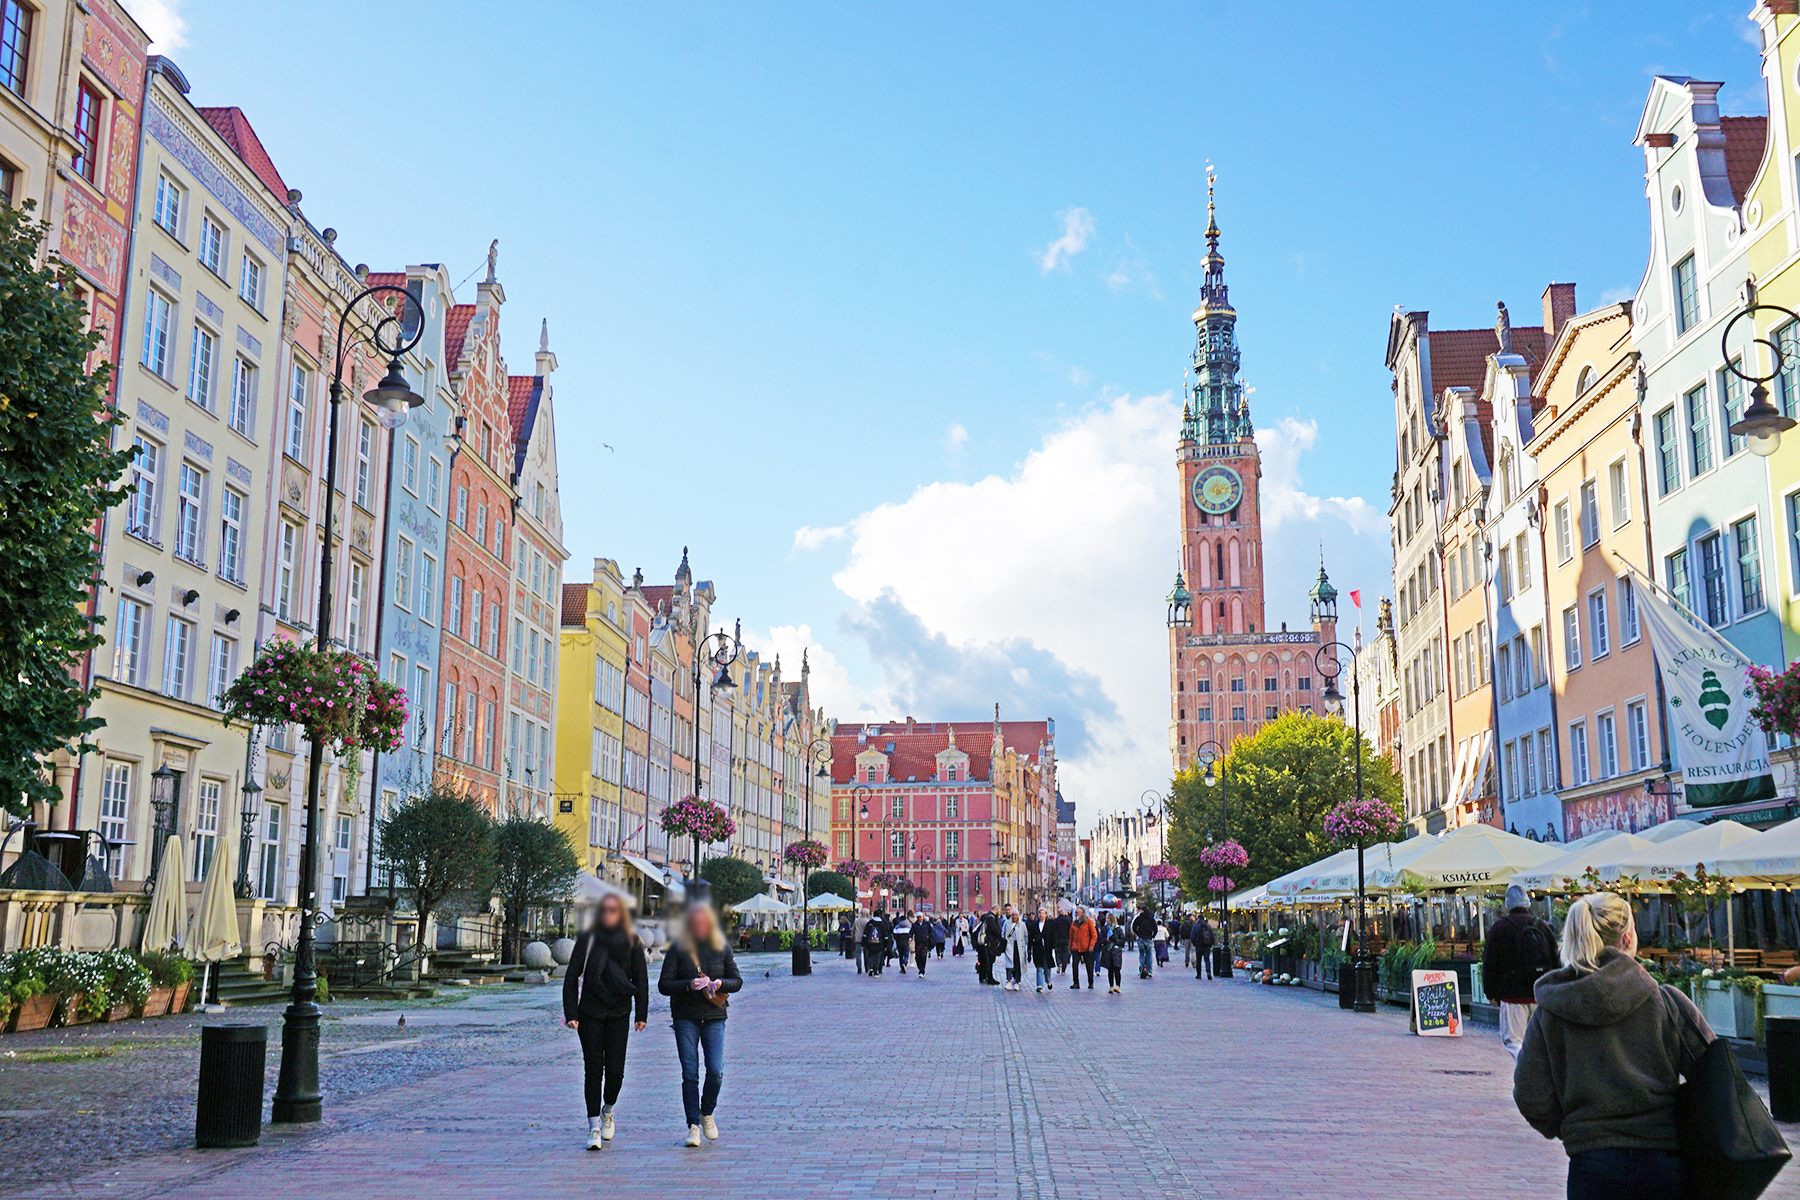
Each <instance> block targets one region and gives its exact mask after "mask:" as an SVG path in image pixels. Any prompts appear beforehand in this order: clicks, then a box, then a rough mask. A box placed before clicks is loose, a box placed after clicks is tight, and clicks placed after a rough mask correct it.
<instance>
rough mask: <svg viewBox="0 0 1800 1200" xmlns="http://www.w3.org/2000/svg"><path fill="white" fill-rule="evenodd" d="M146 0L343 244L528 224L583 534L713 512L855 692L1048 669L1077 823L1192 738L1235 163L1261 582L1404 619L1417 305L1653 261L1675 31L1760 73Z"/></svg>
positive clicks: (1021, 28) (1530, 21) (1515, 36)
mask: <svg viewBox="0 0 1800 1200" xmlns="http://www.w3.org/2000/svg"><path fill="white" fill-rule="evenodd" d="M125 2H126V3H127V4H128V5H129V6H131V7H132V8H133V9H134V11H138V12H140V14H141V15H142V16H144V17H145V18H146V21H147V23H152V22H154V23H155V24H156V26H157V27H158V28H159V29H161V30H163V31H165V40H164V42H163V44H162V46H161V47H159V48H162V49H166V50H167V52H168V53H169V54H170V56H171V57H173V58H174V59H175V60H176V61H177V62H178V63H179V64H180V65H181V66H182V68H183V70H184V71H185V72H186V73H187V75H188V77H189V79H190V80H191V81H192V83H193V86H194V91H193V96H194V99H195V101H196V102H197V103H201V104H236V105H240V106H242V107H243V108H244V109H245V111H246V112H247V113H248V114H249V115H250V118H251V120H252V122H253V123H254V124H255V126H256V127H257V129H258V131H259V133H260V134H261V136H262V138H263V140H264V142H265V144H266V145H267V146H268V148H269V150H270V152H271V154H272V155H273V156H274V158H275V160H276V162H277V163H278V165H279V166H280V168H281V171H282V173H283V175H284V176H285V177H286V178H287V180H288V181H289V183H290V184H291V185H292V186H295V187H298V188H300V189H301V190H302V191H303V192H304V194H305V200H304V202H303V207H304V209H305V211H306V212H307V214H308V216H310V217H311V218H312V219H313V221H314V222H315V223H317V224H319V225H322V226H323V225H331V226H334V227H336V228H337V229H338V230H339V231H340V241H339V243H338V244H339V247H340V249H342V250H343V251H344V253H345V254H346V255H347V256H348V257H350V258H351V259H352V260H353V261H356V260H366V261H367V262H369V263H370V264H371V265H373V266H376V267H378V268H389V269H391V268H394V267H396V266H399V265H401V264H403V263H406V262H418V261H442V262H444V263H446V264H447V265H448V266H449V268H450V272H451V277H452V278H453V279H460V278H462V277H463V276H465V275H468V274H471V273H473V272H474V271H475V270H476V268H477V267H478V266H479V265H480V263H481V260H482V256H483V254H484V253H485V250H486V246H487V243H488V240H489V239H490V238H494V237H498V238H499V239H500V247H501V251H500V274H501V279H502V280H503V282H504V283H505V285H506V290H507V297H508V303H507V309H506V317H505V319H504V321H503V334H504V335H505V337H506V341H507V346H508V350H509V357H510V359H511V361H512V364H513V367H514V370H517V371H523V370H527V369H529V364H530V361H531V351H532V349H533V348H534V338H535V333H536V330H537V324H538V319H539V318H540V317H543V316H547V317H549V319H550V328H551V335H552V342H553V345H554V347H555V349H556V351H557V354H558V357H559V359H560V361H561V369H560V371H559V372H558V376H557V404H558V410H557V420H558V430H559V437H560V444H561V450H562V489H563V500H564V512H565V520H566V522H567V541H568V545H569V549H570V551H571V553H572V557H571V560H570V563H569V571H568V576H569V577H572V578H578V577H580V576H581V575H582V574H584V573H585V571H586V569H587V564H588V563H589V561H590V560H591V559H592V558H593V557H594V556H595V555H606V556H610V557H615V558H617V559H619V561H620V562H621V564H622V565H623V566H624V567H625V568H626V570H628V571H629V570H630V569H631V568H632V567H634V566H638V565H642V566H643V567H644V569H645V571H646V573H647V574H648V575H649V576H650V577H651V578H652V579H658V578H666V577H667V576H669V575H670V574H671V573H672V572H673V570H674V566H675V563H676V561H677V559H678V557H679V555H680V552H681V547H682V546H683V545H684V544H687V545H690V546H691V547H692V556H693V563H694V567H695V570H696V572H697V573H698V574H699V575H700V576H701V577H703V578H711V579H713V580H715V581H716V584H717V586H718V589H719V594H720V606H721V607H720V611H721V613H722V614H723V615H724V616H725V617H726V618H727V619H730V618H731V617H733V616H737V615H741V616H742V617H743V620H744V623H745V626H746V628H747V629H748V630H750V631H752V632H753V634H754V636H755V637H756V638H757V639H758V640H759V641H760V642H761V643H762V644H764V645H768V646H771V647H773V648H777V649H779V650H781V651H782V652H783V654H784V662H786V663H788V664H789V665H790V666H797V663H794V662H793V660H794V659H795V658H797V657H798V647H799V646H801V645H803V644H804V645H811V646H813V647H814V648H815V649H814V662H815V665H816V666H817V667H818V668H819V681H818V682H819V686H820V690H821V691H822V692H823V693H824V699H825V700H826V701H827V703H828V704H829V705H830V707H831V710H832V712H833V713H834V714H841V715H844V716H854V715H870V716H883V715H884V716H898V715H904V714H906V713H909V712H910V713H911V714H912V715H916V716H919V717H921V718H923V717H927V716H930V717H963V718H967V717H975V716H979V715H981V714H983V713H985V712H987V711H988V710H989V709H990V707H991V705H992V704H993V703H994V701H995V700H996V699H998V700H1000V701H1001V702H1002V703H1003V705H1004V707H1005V711H1006V712H1007V713H1008V714H1010V715H1013V716H1018V717H1026V716H1046V715H1047V716H1054V717H1055V718H1056V719H1057V723H1058V734H1059V746H1060V749H1061V751H1062V754H1063V756H1064V758H1065V761H1066V762H1067V764H1068V769H1067V770H1066V772H1065V780H1064V781H1065V792H1066V794H1068V795H1069V798H1071V799H1074V800H1075V801H1076V802H1077V804H1078V806H1079V809H1080V811H1081V813H1082V823H1083V825H1086V824H1087V823H1088V822H1089V821H1090V820H1091V819H1092V818H1093V817H1094V816H1095V815H1096V814H1097V813H1100V812H1105V811H1109V810H1111V809H1114V808H1118V807H1120V806H1122V805H1123V804H1125V803H1126V802H1128V801H1129V799H1130V798H1133V797H1135V796H1136V795H1137V794H1138V792H1139V791H1141V790H1142V789H1143V788H1144V787H1146V786H1151V785H1154V784H1157V783H1159V782H1160V781H1161V779H1162V778H1163V776H1164V774H1165V773H1166V766H1165V764H1166V758H1167V754H1166V732H1165V727H1166V719H1167V708H1166V686H1167V685H1166V648H1165V647H1166V642H1165V635H1164V634H1163V631H1162V615H1163V613H1162V609H1163V602H1162V595H1163V593H1164V592H1166V590H1167V588H1168V582H1169V576H1170V575H1171V574H1172V572H1173V567H1174V562H1175V554H1176V536H1175V528H1176V527H1175V504H1176V497H1175V486H1174V468H1173V458H1172V454H1173V429H1172V423H1173V419H1174V408H1175V407H1176V406H1177V405H1178V401H1177V400H1172V399H1170V396H1169V393H1171V392H1173V391H1174V389H1176V388H1177V387H1178V386H1179V384H1180V381H1181V372H1182V368H1183V364H1184V362H1185V360H1186V357H1187V355H1188V353H1189V351H1190V350H1191V347H1192V342H1193V331H1192V326H1191V324H1190V323H1189V321H1188V314H1189V312H1190V311H1191V309H1192V307H1193V303H1194V298H1195V289H1196V284H1197V281H1198V262H1199V256H1200V253H1201V250H1202V241H1201V236H1200V233H1201V230H1202V228H1203V226H1204V223H1205V213H1204V209H1205V182H1204V176H1205V164H1206V162H1207V161H1208V160H1209V159H1210V160H1211V161H1212V162H1213V163H1215V164H1216V166H1217V168H1218V171H1219V175H1220V185H1219V186H1220V223H1221V225H1222V226H1223V228H1224V231H1225V240H1224V250H1225V254H1226V259H1227V263H1228V268H1227V270H1228V276H1229V279H1230V283H1231V286H1232V294H1233V298H1234V300H1235V301H1236V305H1237V307H1238V310H1239V312H1240V314H1241V316H1240V324H1239V336H1240V340H1241V342H1242V345H1243V350H1244V376H1245V379H1246V381H1247V382H1248V383H1249V384H1250V385H1251V386H1252V387H1254V388H1255V392H1254V395H1253V397H1252V409H1253V413H1254V416H1255V418H1256V420H1257V423H1258V425H1259V427H1260V429H1261V430H1262V431H1263V434H1262V436H1263V438H1264V439H1265V443H1264V444H1265V456H1266V457H1265V489H1266V491H1267V493H1268V499H1267V500H1266V504H1268V505H1270V506H1272V507H1273V509H1274V511H1273V512H1270V511H1267V510H1266V511H1265V522H1266V523H1267V524H1269V525H1270V526H1271V529H1270V535H1269V543H1270V544H1269V549H1268V557H1269V562H1270V584H1269V591H1270V601H1269V613H1268V616H1269V619H1270V622H1271V624H1273V623H1275V622H1278V621H1280V620H1284V619H1286V620H1291V621H1294V622H1296V623H1300V622H1303V621H1304V619H1305V599H1304V590H1305V588H1306V586H1307V584H1308V582H1309V581H1310V577H1311V575H1312V573H1313V571H1314V570H1316V567H1317V556H1318V552H1319V547H1320V545H1321V544H1323V545H1324V546H1325V550H1326V557H1327V563H1328V565H1329V566H1330V567H1331V570H1332V574H1333V577H1334V579H1336V581H1337V582H1338V583H1339V585H1340V587H1342V588H1345V589H1348V588H1362V589H1363V590H1364V591H1365V594H1366V597H1367V599H1366V601H1365V603H1366V605H1367V611H1368V613H1369V616H1370V618H1371V620H1372V618H1373V614H1374V597H1375V596H1376V595H1379V594H1381V593H1382V592H1384V591H1386V590H1388V589H1389V587H1390V584H1389V582H1388V578H1387V571H1388V565H1387V537H1386V531H1385V524H1384V522H1385V516H1384V513H1385V508H1386V502H1387V501H1386V494H1387V487H1388V481H1389V475H1390V472H1391V470H1392V456H1393V451H1392V424H1393V421H1392V409H1391V398H1390V393H1389V389H1388V380H1387V376H1386V372H1385V371H1384V369H1383V365H1382V351H1383V345H1384V340H1385V336H1386V327H1387V319H1388V314H1389V313H1390V312H1391V311H1392V309H1393V307H1394V306H1395V305H1396V304H1401V305H1404V306H1406V307H1408V308H1426V309H1429V310H1430V311H1431V313H1432V318H1433V322H1434V324H1435V325H1437V326H1439V327H1454V326H1475V325H1486V324H1488V323H1489V322H1490V321H1491V319H1492V313H1493V305H1494V301H1495V300H1496V299H1504V300H1506V301H1507V302H1508V304H1509V306H1510V307H1511V309H1512V312H1513V314H1514V320H1515V322H1516V323H1519V324H1526V323H1530V321H1531V320H1533V319H1534V317H1533V314H1535V313H1536V312H1537V311H1538V296H1539V293H1540V292H1541V291H1542V289H1543V287H1544V285H1545V284H1546V283H1547V282H1549V281H1550V280H1552V279H1557V280H1570V279H1572V280H1575V281H1576V282H1577V283H1578V285H1579V287H1580V300H1581V305H1582V307H1583V308H1587V307H1591V306H1593V305H1596V304H1598V303H1600V302H1602V301H1603V300H1611V299H1618V298H1621V297H1622V296H1625V295H1628V294H1630V292H1631V291H1632V290H1633V289H1634V288H1635V286H1636V284H1637V281H1638V277H1639V274H1640V272H1641V269H1642V261H1643V254H1644V247H1645V242H1646V231H1645V221H1644V216H1643V191H1642V188H1643V180H1642V157H1641V153H1640V152H1639V151H1638V150H1637V149H1635V148H1634V147H1633V146H1632V145H1631V141H1630V139H1631V134H1632V131H1633V129H1634V127H1635V125H1636V122H1637V118H1638V115H1639V111H1640V108H1641V105H1642V102H1643V98H1644V96H1645V93H1646V89H1647V87H1648V84H1649V78H1650V76H1651V74H1653V73H1657V72H1664V73H1675V74H1687V75H1694V76H1698V77H1703V78H1712V79H1720V80H1724V81H1725V82H1726V87H1725V89H1724V91H1723V93H1722V100H1723V103H1724V105H1725V108H1726V111H1728V112H1734V113H1744V112H1761V111H1763V110H1764V107H1765V105H1764V100H1763V96H1762V85H1761V80H1760V76H1759V73H1758V71H1759V60H1758V57H1757V54H1756V51H1755V49H1754V47H1753V45H1752V44H1751V42H1750V40H1749V38H1748V33H1749V29H1750V25H1749V22H1748V21H1747V20H1746V19H1745V18H1744V13H1745V11H1746V10H1747V9H1748V7H1749V6H1748V4H1747V3H1745V2H1742V0H1740V2H1737V3H1731V4H1712V3H1696V2H1695V0H1685V2H1681V3H1673V2H1665V3H1655V2H1651V3H1639V4H1635V5H1631V6H1628V7H1627V6H1612V5H1594V6H1582V7H1575V6H1571V5H1568V4H1565V3H1515V4H1510V5H1443V4H1433V5H1406V4H1400V5H1390V6H1386V7H1384V8H1380V9H1375V8H1371V7H1370V6H1368V5H1366V4H1347V3H1346V4H1317V5H1302V6H1297V7H1295V6H1289V7H1287V8H1282V9H1279V10H1271V9H1269V8H1268V7H1267V6H1263V5H1251V4H1205V5H1201V4H1179V5H1178V4H1146V5H1133V6H1126V7H1123V8H1112V7H1100V6H1076V5H1055V4H1032V5H1024V4H1017V5H980V6H951V5H936V6H927V5H906V6H875V5H829V4H793V5H779V6H777V5H769V6H761V7H757V6H750V5H739V4H732V5H701V4H686V5H681V6H667V5H629V6H627V5H616V6H615V5H598V4H595V5H587V4H580V5H577V4H561V5H558V4H525V3H521V4H517V5H513V6H509V7H508V14H507V16H506V17H505V18H504V19H502V20H500V21H498V22H497V21H495V20H494V18H493V13H494V12H495V11H496V9H495V6H493V5H491V4H483V5H477V4H473V3H467V4H465V3H461V2H460V0H441V2H439V3H434V4H425V3H376V4H371V3H367V2H366V0H365V2H363V3H357V4H350V3H337V2H335V0H309V3H308V4H307V5H306V6H304V16H302V15H301V13H300V11H299V10H297V9H296V8H294V7H293V6H288V5H276V4H269V3H244V2H243V0H140V3H138V4H132V0H125ZM171 18H173V19H174V21H176V22H178V23H179V26H180V28H179V30H178V31H177V30H176V27H175V25H173V24H171V23H170V22H171ZM1059 239H1060V242H1059ZM471 295H472V292H471ZM602 443H605V444H608V445H610V446H611V447H612V449H611V450H607V449H603V448H602Z"/></svg>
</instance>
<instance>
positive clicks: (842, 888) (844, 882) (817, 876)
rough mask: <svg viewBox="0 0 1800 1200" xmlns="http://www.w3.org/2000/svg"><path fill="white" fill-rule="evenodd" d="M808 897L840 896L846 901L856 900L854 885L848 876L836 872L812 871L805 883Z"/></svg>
mask: <svg viewBox="0 0 1800 1200" xmlns="http://www.w3.org/2000/svg"><path fill="white" fill-rule="evenodd" d="M806 894H807V895H808V896H824V895H832V896H842V897H843V898H844V899H846V900H854V899H856V884H855V882H854V881H852V880H851V878H850V877H849V876H848V875H844V874H842V873H840V872H837V871H814V872H813V873H812V876H811V877H810V878H809V879H807V881H806Z"/></svg>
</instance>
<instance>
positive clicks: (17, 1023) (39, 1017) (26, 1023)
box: [10, 992, 62, 1033]
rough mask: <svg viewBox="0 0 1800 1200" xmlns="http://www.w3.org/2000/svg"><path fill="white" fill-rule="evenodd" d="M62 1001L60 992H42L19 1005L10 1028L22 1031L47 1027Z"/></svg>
mask: <svg viewBox="0 0 1800 1200" xmlns="http://www.w3.org/2000/svg"><path fill="white" fill-rule="evenodd" d="M61 1003H62V996H61V995H59V994H58V993H56V992H41V993H39V994H38V995H36V996H33V997H32V998H31V999H29V1000H27V1001H25V1002H24V1003H22V1004H20V1005H19V1007H18V1009H17V1010H16V1011H14V1013H13V1018H12V1023H11V1025H10V1028H12V1029H16V1030H18V1031H19V1032H21V1033H23V1032H25V1031H27V1030H31V1029H47V1028H49V1025H50V1019H51V1018H52V1017H54V1016H55V1015H56V1009H57V1006H58V1005H60V1004H61Z"/></svg>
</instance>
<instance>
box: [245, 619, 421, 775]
mask: <svg viewBox="0 0 1800 1200" xmlns="http://www.w3.org/2000/svg"><path fill="white" fill-rule="evenodd" d="M222 707H223V709H224V712H225V721H226V723H227V724H230V723H231V722H233V721H242V722H244V723H246V724H250V725H297V726H299V727H300V728H301V729H303V730H305V731H306V736H307V738H308V739H309V740H311V741H313V742H316V743H322V744H324V745H326V746H329V747H330V748H331V749H332V750H334V751H335V752H337V753H339V754H344V753H348V752H351V751H356V750H363V749H368V750H379V751H382V752H384V753H385V752H388V751H393V750H398V749H399V748H400V747H401V745H402V744H403V741H404V739H405V736H406V693H405V692H404V691H402V690H401V689H400V688H398V687H396V686H394V685H393V684H391V683H389V682H388V681H387V680H385V679H383V678H381V676H380V674H379V673H378V672H377V671H376V670H375V667H374V666H373V665H372V664H371V663H369V662H368V661H367V660H366V659H364V658H362V657H360V656H359V655H356V654H352V653H350V652H349V651H348V650H322V649H320V648H319V646H318V643H316V642H308V643H306V644H305V645H300V644H298V643H295V642H289V641H283V640H280V639H276V640H274V641H270V642H267V643H265V644H264V646H263V648H262V649H261V650H258V651H257V652H256V658H255V659H254V660H253V661H252V662H251V664H250V665H249V666H248V667H246V668H244V672H243V674H241V675H239V676H238V677H237V679H236V680H234V681H233V682H232V684H231V686H230V687H229V688H226V689H225V695H224V697H223V700H222Z"/></svg>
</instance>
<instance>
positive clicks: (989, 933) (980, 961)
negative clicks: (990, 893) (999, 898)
mask: <svg viewBox="0 0 1800 1200" xmlns="http://www.w3.org/2000/svg"><path fill="white" fill-rule="evenodd" d="M975 936H976V938H977V939H978V940H977V942H976V944H975V974H976V977H977V978H979V979H980V980H981V982H983V983H985V984H990V985H992V986H995V987H998V986H999V985H1000V981H999V980H998V979H996V978H994V962H995V960H997V959H998V958H999V957H1000V950H1001V947H1002V945H1003V944H1004V942H1005V940H1006V935H1005V932H1004V929H1003V926H1002V924H1001V921H1000V914H999V913H997V912H995V911H994V909H993V906H992V905H989V906H988V910H987V912H985V913H983V914H982V916H981V922H980V925H979V926H978V927H977V929H976V931H975Z"/></svg>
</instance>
